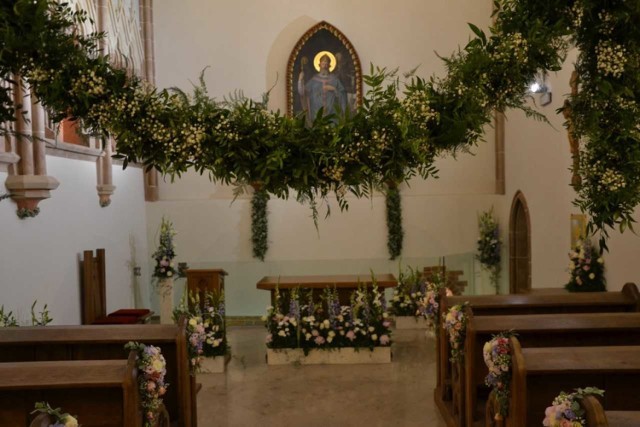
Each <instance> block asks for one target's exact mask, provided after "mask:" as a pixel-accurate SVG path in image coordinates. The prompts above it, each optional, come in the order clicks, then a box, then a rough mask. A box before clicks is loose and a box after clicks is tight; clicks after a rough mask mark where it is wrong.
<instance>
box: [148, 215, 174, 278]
mask: <svg viewBox="0 0 640 427" xmlns="http://www.w3.org/2000/svg"><path fill="white" fill-rule="evenodd" d="M175 235H176V232H175V231H174V229H173V224H172V223H171V221H169V220H167V219H165V218H164V217H163V218H162V223H161V224H160V245H159V246H158V249H156V251H155V252H154V253H153V259H155V261H156V266H155V268H154V270H153V277H156V278H158V279H166V278H170V277H173V276H174V275H175V274H176V270H175V269H174V268H173V259H174V258H175V256H176V253H175V249H174V246H173V237H174V236H175Z"/></svg>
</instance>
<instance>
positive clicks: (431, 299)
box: [416, 276, 453, 334]
mask: <svg viewBox="0 0 640 427" xmlns="http://www.w3.org/2000/svg"><path fill="white" fill-rule="evenodd" d="M436 277H437V276H436ZM442 288H444V289H445V295H446V296H448V297H449V296H452V295H453V292H451V289H449V288H447V287H445V284H444V282H443V281H442V280H437V281H434V282H428V283H427V289H426V293H425V295H424V296H423V297H422V298H421V299H419V300H418V304H417V305H418V307H417V310H416V316H422V317H424V318H425V319H426V321H427V327H428V328H429V329H431V330H432V331H434V332H435V333H436V334H438V330H439V328H438V319H439V318H440V290H441V289H442Z"/></svg>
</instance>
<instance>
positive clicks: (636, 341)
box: [454, 307, 640, 427]
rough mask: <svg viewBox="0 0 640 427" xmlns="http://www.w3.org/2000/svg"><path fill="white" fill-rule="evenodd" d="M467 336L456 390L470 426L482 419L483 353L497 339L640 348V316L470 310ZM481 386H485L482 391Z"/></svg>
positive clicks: (530, 344)
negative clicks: (510, 334) (510, 335)
mask: <svg viewBox="0 0 640 427" xmlns="http://www.w3.org/2000/svg"><path fill="white" fill-rule="evenodd" d="M466 314H467V319H468V323H467V335H466V340H465V347H464V351H465V359H464V368H463V369H462V371H463V372H464V376H461V377H460V380H461V384H460V385H459V386H457V387H454V388H461V389H462V390H464V394H463V395H462V398H463V406H464V408H465V417H464V418H465V420H466V425H467V426H469V427H470V426H472V425H473V423H474V421H476V420H478V419H482V418H481V417H480V416H479V414H478V413H477V412H478V411H477V409H478V408H480V407H483V406H484V405H478V403H479V402H478V397H479V396H480V394H481V392H482V391H486V393H485V394H484V395H485V397H486V394H488V391H489V389H488V388H487V387H485V386H481V385H483V384H484V378H485V377H486V376H487V374H488V369H487V366H486V364H485V362H484V358H483V354H482V350H483V346H484V344H485V343H486V342H487V341H489V340H490V339H491V338H492V336H493V335H495V334H497V333H499V332H502V331H504V330H509V329H512V330H514V331H515V332H516V333H517V334H518V339H519V341H520V343H521V344H522V345H523V346H524V347H527V348H530V347H570V346H573V347H580V346H613V345H619V346H625V345H640V313H574V314H567V315H563V316H558V315H556V314H532V315H521V316H475V313H474V312H473V310H472V309H471V307H469V308H467V310H466ZM478 386H481V387H480V388H479V387H478Z"/></svg>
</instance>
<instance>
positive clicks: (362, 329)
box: [263, 285, 391, 353]
mask: <svg viewBox="0 0 640 427" xmlns="http://www.w3.org/2000/svg"><path fill="white" fill-rule="evenodd" d="M287 300H288V301H287ZM388 317H389V315H388V313H387V311H386V302H385V299H384V294H382V293H381V292H380V291H379V290H378V288H377V286H375V285H374V286H373V287H372V288H368V287H365V286H361V287H360V288H359V289H358V290H356V291H355V292H354V293H353V294H352V296H351V303H350V305H341V304H340V302H339V300H338V293H337V291H336V290H335V289H331V288H327V289H325V290H324V291H323V298H322V303H317V302H315V301H314V299H313V294H312V292H311V290H299V289H298V290H292V292H290V294H289V295H288V298H282V297H281V296H280V293H279V292H278V291H276V297H275V300H274V305H273V306H270V307H268V309H267V315H266V316H264V318H263V320H264V321H265V326H266V328H267V331H268V334H267V338H266V343H267V347H269V348H302V349H303V350H304V351H305V353H306V352H308V351H309V350H311V349H314V348H316V349H330V348H341V347H356V348H357V347H366V348H369V349H371V350H373V349H374V348H375V347H378V346H389V345H390V344H391V330H390V326H391V322H390V321H389V318H388Z"/></svg>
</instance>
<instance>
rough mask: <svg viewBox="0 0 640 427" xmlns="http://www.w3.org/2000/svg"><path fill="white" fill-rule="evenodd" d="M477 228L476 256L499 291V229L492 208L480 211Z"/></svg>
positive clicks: (497, 291)
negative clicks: (478, 233)
mask: <svg viewBox="0 0 640 427" xmlns="http://www.w3.org/2000/svg"><path fill="white" fill-rule="evenodd" d="M478 228H479V229H480V237H479V238H478V254H477V255H476V258H477V259H478V261H480V264H481V265H482V268H484V269H485V270H487V271H489V273H490V280H491V284H492V285H493V287H494V288H495V290H496V294H498V293H499V284H498V281H499V279H500V249H501V243H502V242H501V241H500V230H499V227H498V221H496V219H495V218H494V217H493V208H491V209H490V210H489V211H487V212H482V214H481V215H480V216H479V217H478Z"/></svg>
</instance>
